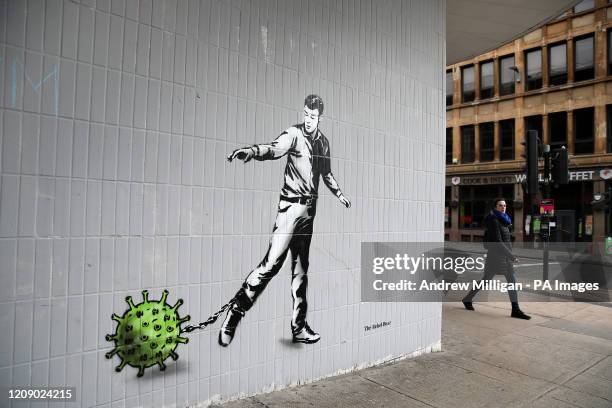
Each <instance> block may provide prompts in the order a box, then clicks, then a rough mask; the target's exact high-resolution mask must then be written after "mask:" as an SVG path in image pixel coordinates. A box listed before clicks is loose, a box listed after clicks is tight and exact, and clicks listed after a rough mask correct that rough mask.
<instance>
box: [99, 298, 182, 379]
mask: <svg viewBox="0 0 612 408" xmlns="http://www.w3.org/2000/svg"><path fill="white" fill-rule="evenodd" d="M142 297H143V301H142V303H139V304H138V305H134V302H133V301H132V297H131V296H128V297H126V298H125V300H126V302H127V303H128V305H129V306H130V308H129V309H128V310H127V311H126V312H125V313H124V314H123V316H121V317H119V316H117V315H116V314H113V316H112V319H113V320H115V321H116V322H117V323H118V325H117V330H116V331H115V334H107V335H106V340H107V341H113V342H115V347H114V348H113V349H112V350H111V351H110V352H108V353H106V358H112V357H113V356H114V355H115V354H117V355H118V356H119V358H120V359H121V363H120V364H119V365H118V366H117V367H116V369H115V370H116V371H118V372H119V371H121V370H122V369H123V367H125V365H126V364H127V365H130V366H132V367H135V368H138V377H141V376H142V375H143V374H144V370H145V368H148V367H151V366H154V365H156V364H157V365H159V368H160V370H165V368H166V365H165V364H164V361H165V360H166V359H167V358H168V357H172V359H173V360H176V359H178V354H176V352H175V349H176V347H177V346H178V344H179V343H187V342H188V341H189V340H188V339H186V338H183V337H180V334H181V324H182V323H184V322H186V321H188V320H189V316H185V317H183V318H180V317H179V314H178V308H179V306H181V305H182V304H183V300H182V299H179V300H178V301H177V302H176V304H175V305H174V306H170V305H168V304H167V303H166V298H167V297H168V291H167V290H164V292H163V294H162V297H161V299H160V300H158V301H155V300H153V301H150V300H149V293H148V292H147V291H146V290H143V291H142Z"/></svg>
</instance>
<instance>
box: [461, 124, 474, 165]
mask: <svg viewBox="0 0 612 408" xmlns="http://www.w3.org/2000/svg"><path fill="white" fill-rule="evenodd" d="M475 150H476V148H475V142H474V125H469V126H462V127H461V163H473V162H474V153H475Z"/></svg>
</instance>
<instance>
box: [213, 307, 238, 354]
mask: <svg viewBox="0 0 612 408" xmlns="http://www.w3.org/2000/svg"><path fill="white" fill-rule="evenodd" d="M242 316H244V312H243V311H242V310H240V309H239V308H238V307H236V306H235V305H234V306H232V307H231V308H230V310H229V311H228V312H227V316H225V320H224V321H223V325H221V330H219V345H220V346H223V347H227V346H229V344H230V343H231V342H232V340H233V339H234V334H236V327H238V323H240V320H241V319H242Z"/></svg>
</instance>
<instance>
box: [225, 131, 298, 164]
mask: <svg viewBox="0 0 612 408" xmlns="http://www.w3.org/2000/svg"><path fill="white" fill-rule="evenodd" d="M294 146H295V136H294V135H293V132H291V130H286V131H284V132H283V133H281V134H280V135H279V136H278V137H277V138H276V139H274V141H273V142H271V143H264V144H259V145H253V146H251V147H243V148H241V149H236V150H234V151H233V152H232V153H231V154H230V155H229V156H227V160H228V161H230V162H231V161H232V160H234V159H239V160H243V161H244V162H245V163H247V162H249V161H250V160H251V159H255V160H276V159H279V158H281V157H283V156H284V155H286V154H287V153H288V152H289V150H291V148H293V147H294Z"/></svg>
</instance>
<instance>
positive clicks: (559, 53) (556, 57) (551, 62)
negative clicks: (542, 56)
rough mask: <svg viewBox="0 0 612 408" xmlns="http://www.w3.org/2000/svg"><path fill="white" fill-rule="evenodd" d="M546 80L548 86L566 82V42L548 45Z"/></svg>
mask: <svg viewBox="0 0 612 408" xmlns="http://www.w3.org/2000/svg"><path fill="white" fill-rule="evenodd" d="M548 82H549V85H550V86H553V85H563V84H565V83H566V82H567V44H565V43H562V44H556V45H551V46H550V47H548Z"/></svg>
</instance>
